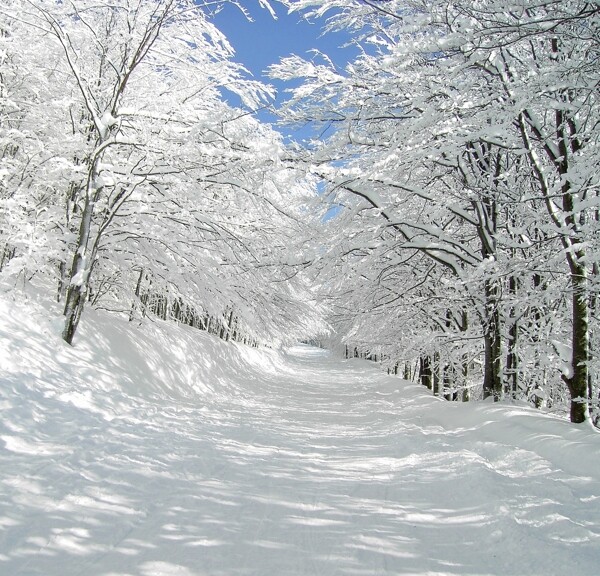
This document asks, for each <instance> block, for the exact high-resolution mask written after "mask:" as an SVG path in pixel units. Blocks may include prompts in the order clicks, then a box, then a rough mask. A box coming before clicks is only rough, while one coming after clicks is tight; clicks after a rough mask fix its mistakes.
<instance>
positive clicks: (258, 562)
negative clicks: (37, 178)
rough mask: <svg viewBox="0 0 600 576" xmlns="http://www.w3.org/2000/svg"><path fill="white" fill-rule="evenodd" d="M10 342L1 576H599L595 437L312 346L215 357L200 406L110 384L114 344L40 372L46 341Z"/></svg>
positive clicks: (66, 357)
mask: <svg viewBox="0 0 600 576" xmlns="http://www.w3.org/2000/svg"><path fill="white" fill-rule="evenodd" d="M10 329H11V330H16V328H15V327H14V326H13V327H10ZM124 329H125V328H124ZM22 330H26V328H22ZM1 334H2V336H3V339H1V340H0V342H1V343H2V345H3V346H4V347H5V349H6V353H7V354H9V355H11V357H12V358H13V361H12V363H11V365H10V369H9V370H7V371H5V372H4V373H2V374H3V376H4V379H3V383H2V392H1V396H0V402H1V404H0V405H1V406H2V411H3V418H2V423H1V424H0V439H1V440H2V441H0V480H1V481H0V574H3V575H6V576H34V575H39V576H76V575H77V576H116V575H119V576H171V575H172V576H237V575H240V576H242V575H248V576H250V575H252V576H296V575H297V576H300V575H302V576H317V575H323V576H363V575H365V576H366V575H369V576H372V575H383V574H391V575H407V574H422V575H425V574H427V575H446V574H452V575H491V574H494V575H496V574H497V575H514V576H517V575H524V574H539V575H544V576H548V575H552V574H557V575H558V574H561V575H562V574H565V573H569V574H570V575H572V576H575V575H589V576H592V575H594V574H597V573H599V570H600V465H599V464H598V457H599V455H600V446H599V444H598V441H597V440H598V437H597V435H596V436H595V435H594V434H593V433H592V432H591V431H589V430H578V429H575V428H574V427H572V426H570V425H569V424H568V423H565V422H561V421H559V420H556V419H550V418H543V417H540V416H536V415H535V414H533V413H532V411H530V410H529V409H528V408H518V407H506V406H504V407H498V406H492V405H480V406H479V407H474V406H472V405H470V406H464V405H457V404H455V405H452V406H451V407H449V405H448V404H445V403H444V402H443V401H439V400H437V399H433V398H430V397H428V396H426V395H425V393H424V392H423V391H422V390H421V389H419V388H418V387H416V386H414V385H411V384H407V383H404V382H402V381H401V380H399V379H398V378H395V377H390V376H387V375H385V374H382V373H381V372H379V371H378V370H377V369H376V368H375V367H374V366H372V365H370V364H368V363H366V362H360V361H355V360H351V361H343V360H340V359H337V358H334V357H332V356H331V355H329V354H328V353H326V352H325V351H322V350H319V349H315V348H310V347H306V346H298V347H295V348H293V349H291V350H289V351H288V352H287V353H286V354H285V355H281V354H276V353H272V354H271V355H270V356H265V358H267V360H268V361H263V360H260V353H259V352H255V351H252V354H253V355H254V356H253V357H252V358H254V360H252V359H250V360H248V359H246V364H243V365H242V364H239V365H232V366H227V365H225V366H224V365H223V363H225V364H227V362H228V360H227V358H219V357H212V358H211V357H208V358H207V357H204V358H201V357H200V356H198V358H197V359H196V360H197V361H198V362H205V363H208V364H207V366H208V367H207V368H206V370H207V372H206V374H209V375H210V378H212V381H211V382H209V383H208V384H207V385H206V386H204V388H203V390H196V392H195V393H194V394H190V395H186V394H184V393H182V392H181V390H179V389H173V391H172V393H168V391H169V390H168V387H165V388H164V389H163V390H162V391H161V390H154V391H152V392H148V391H146V392H140V390H143V388H144V384H143V382H140V381H139V380H138V381H137V382H135V385H134V383H133V380H134V379H135V373H137V374H138V375H139V378H140V379H142V380H143V378H144V377H145V376H144V372H143V371H141V370H140V369H139V368H136V370H137V372H134V371H133V369H131V366H129V367H127V368H123V370H124V373H125V372H127V370H129V372H127V374H129V376H127V378H128V379H129V380H128V382H129V384H128V385H127V387H121V388H119V385H111V386H109V385H108V384H103V381H102V378H104V377H106V378H107V382H108V380H110V382H115V381H117V382H118V380H119V378H118V371H117V370H116V369H115V368H114V362H115V361H114V358H113V360H112V362H113V364H109V365H107V366H109V367H108V368H105V369H101V368H102V362H101V358H99V354H98V352H97V349H98V344H97V343H95V344H93V345H92V344H90V347H89V349H86V348H85V346H82V347H81V350H83V351H84V352H85V351H86V350H87V351H88V352H89V354H88V356H87V357H86V358H87V359H86V360H85V361H84V360H81V358H82V357H83V356H80V357H78V358H79V360H77V361H74V360H73V358H74V356H73V354H74V353H73V352H72V351H70V350H65V351H64V352H62V353H61V354H62V356H61V354H59V355H58V356H56V355H55V356H53V357H52V359H51V360H50V359H47V360H39V361H40V362H42V364H44V363H45V365H46V366H47V367H46V368H41V369H37V368H36V363H35V361H31V358H33V357H36V358H38V359H39V358H40V355H41V356H43V355H44V353H45V352H43V350H41V348H42V347H43V338H41V337H40V338H39V339H38V340H35V338H33V337H32V338H26V337H25V336H26V334H25V335H23V340H22V341H19V340H18V338H17V340H16V341H15V335H14V333H13V334H9V332H8V331H6V332H4V333H1ZM17 336H18V334H17ZM113 336H114V335H113ZM187 337H190V336H189V333H188V336H187ZM203 338H206V337H205V336H203ZM94 346H96V348H94ZM212 346H213V348H212V349H211V351H210V352H212V353H216V352H218V351H219V350H222V349H223V346H224V345H222V344H220V343H219V344H213V345H212ZM11 347H12V348H11ZM94 351H96V352H94ZM129 353H131V354H133V353H134V351H133V350H130V352H129ZM135 353H136V354H139V349H138V351H137V352H135ZM206 353H207V354H209V351H208V349H207V350H206ZM239 353H240V354H243V351H242V352H239ZM36 354H37V356H36ZM123 354H124V352H123ZM209 355H210V354H209ZM17 356H20V358H21V361H20V362H17V361H16V360H14V358H16V357H17ZM165 358H166V357H165ZM28 359H29V360H28ZM188 360H189V359H188ZM229 361H231V362H232V364H233V363H234V362H233V360H231V359H230V360H229ZM77 362H79V364H77ZM164 362H165V363H166V362H167V360H166V359H165V360H164ZM138 364H140V365H141V362H138ZM66 366H70V367H71V368H70V369H71V370H72V371H71V372H70V373H69V370H67V369H66ZM110 366H112V368H111V367H110ZM242 366H244V367H245V368H244V369H242ZM159 368H160V366H155V367H154V370H153V373H154V374H157V373H160V370H159ZM27 370H29V372H27ZM103 370H104V371H103ZM182 370H184V368H183V367H182ZM115 373H116V374H117V376H115ZM61 374H63V375H65V378H66V380H64V381H63V380H61ZM131 374H133V376H131ZM169 374H170V372H165V373H164V374H163V378H167V377H170V376H169ZM103 375H104V376H103ZM98 380H100V382H99V381H98ZM148 385H149V386H150V384H148ZM580 458H582V459H584V460H585V462H584V464H583V467H578V466H577V459H580Z"/></svg>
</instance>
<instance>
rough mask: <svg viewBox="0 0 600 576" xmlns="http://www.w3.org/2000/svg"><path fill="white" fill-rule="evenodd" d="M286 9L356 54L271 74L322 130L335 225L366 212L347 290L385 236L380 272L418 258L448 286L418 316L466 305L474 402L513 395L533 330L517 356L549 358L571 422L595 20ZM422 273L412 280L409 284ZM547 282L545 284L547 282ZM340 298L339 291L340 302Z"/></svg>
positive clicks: (557, 15)
mask: <svg viewBox="0 0 600 576" xmlns="http://www.w3.org/2000/svg"><path fill="white" fill-rule="evenodd" d="M288 4H289V5H290V6H291V8H293V9H295V10H305V11H306V13H308V14H310V15H312V16H326V17H328V20H327V26H328V27H330V28H336V27H338V28H342V27H344V28H347V29H350V30H352V32H353V35H354V38H355V41H356V42H357V43H358V44H359V45H360V46H361V47H362V49H363V51H362V54H361V55H360V56H359V57H358V58H357V59H356V60H355V61H354V62H352V63H350V64H349V65H348V66H347V67H346V68H345V69H344V70H340V69H339V68H337V67H336V66H335V65H334V64H333V63H332V62H331V61H329V60H328V59H327V58H323V59H322V61H321V62H318V61H311V62H309V61H305V60H302V59H300V58H298V57H292V58H288V59H286V60H284V61H282V62H281V63H280V64H279V65H277V66H274V67H273V74H275V75H276V76H278V77H280V78H283V79H292V78H302V79H303V80H304V82H303V83H302V84H301V85H300V86H299V87H298V88H295V89H294V90H292V93H291V98H290V101H289V103H288V104H287V106H286V107H285V108H284V109H283V110H282V116H283V119H284V121H286V122H288V123H293V122H306V121H309V122H313V123H315V124H317V125H318V126H319V134H320V135H321V138H320V139H319V140H318V141H315V142H314V145H313V149H312V150H311V151H310V157H309V158H308V159H307V162H308V163H310V165H311V166H312V169H313V171H314V172H316V173H317V174H318V175H319V176H320V177H322V178H323V179H324V180H325V181H326V182H328V183H329V185H330V187H329V190H330V194H332V195H333V198H334V201H335V202H337V203H338V204H341V205H343V206H347V209H348V210H350V212H351V217H350V218H345V219H342V218H340V219H339V223H340V224H341V223H342V221H343V222H344V225H345V226H348V227H349V228H348V229H347V231H346V235H347V236H349V237H353V235H354V232H353V230H357V229H361V228H364V227H365V217H364V215H365V214H368V215H369V219H368V224H366V226H368V227H369V229H370V230H371V231H372V233H371V234H372V236H371V240H370V241H369V242H370V243H369V244H365V243H364V240H363V239H362V237H361V239H360V243H359V244H357V245H356V246H355V250H366V253H367V254H366V256H365V258H364V260H363V261H364V266H363V268H362V269H361V270H360V271H359V274H360V278H361V280H360V281H359V282H357V285H356V290H362V289H364V286H362V285H363V284H364V283H363V280H362V279H363V278H365V277H366V276H367V275H368V273H367V271H368V270H369V269H372V268H373V266H380V265H381V263H382V262H385V260H382V259H381V258H380V257H379V256H378V254H379V249H378V248H375V249H374V247H377V246H382V245H384V244H385V243H389V238H390V237H392V238H393V246H394V247H393V250H395V251H396V252H397V253H398V254H402V255H404V257H398V259H397V263H396V264H395V265H394V267H402V266H406V264H405V262H407V261H408V260H409V258H410V255H411V254H414V253H416V252H419V253H421V254H423V255H426V256H427V258H428V259H429V261H430V262H431V264H432V265H435V266H436V267H442V268H443V269H445V270H446V273H449V274H450V278H451V280H450V282H451V284H452V285H453V288H452V289H451V290H449V289H448V288H447V287H446V286H445V285H442V286H438V287H437V288H436V289H434V291H433V292H432V293H431V295H430V298H431V301H432V303H435V304H432V306H431V307H432V308H434V310H433V311H432V316H435V315H436V314H439V308H437V301H438V299H440V298H441V299H443V298H444V296H446V295H449V294H452V295H453V296H452V298H453V300H454V302H452V301H448V302H446V303H445V304H446V308H447V309H448V310H449V311H450V312H449V314H450V316H451V317H453V316H454V315H456V312H457V311H458V310H460V309H461V308H462V307H464V306H468V307H469V308H471V309H473V311H474V313H475V314H471V316H474V317H476V318H477V320H478V324H479V327H480V334H481V337H482V339H483V346H482V350H483V351H484V357H483V366H484V374H483V376H484V378H483V389H484V395H493V396H494V397H496V398H498V397H500V396H501V395H502V393H503V391H504V390H508V388H509V385H508V378H509V376H510V377H511V378H513V380H512V384H511V385H510V387H511V388H512V389H513V390H514V388H515V386H517V385H515V382H514V378H515V377H517V376H518V373H519V368H518V367H517V366H518V362H517V359H518V357H519V354H521V355H522V353H520V352H519V351H518V350H517V348H516V347H517V346H518V345H519V342H521V340H519V338H518V334H519V333H520V332H523V331H526V330H529V333H528V334H527V338H526V340H527V341H528V342H529V344H532V345H533V344H535V345H536V346H538V347H539V346H544V347H545V348H544V349H545V350H547V349H548V348H549V347H550V348H551V349H552V350H554V356H555V357H556V360H555V361H554V363H553V369H554V370H557V371H558V370H560V371H562V374H563V380H564V382H565V384H566V385H567V387H568V389H569V392H570V396H571V419H572V420H573V421H574V422H581V421H583V420H585V419H586V418H587V414H588V399H589V396H590V391H589V388H588V385H589V370H588V366H589V364H590V362H591V361H592V358H591V357H590V352H589V346H588V340H589V333H590V332H589V325H588V318H589V306H590V280H589V278H590V275H593V274H594V269H595V262H596V256H595V254H596V252H595V237H596V236H597V232H598V224H597V222H598V220H597V218H596V216H595V214H596V211H597V206H598V203H597V192H598V190H597V188H598V180H597V174H598V169H599V162H600V159H599V157H598V152H597V150H598V147H597V140H598V102H597V87H598V80H599V78H598V68H597V66H594V64H595V63H597V57H598V45H599V44H598V8H597V7H596V6H595V5H592V4H590V3H587V2H577V1H576V2H566V3H565V2H553V1H552V2H536V1H523V2H517V3H513V5H511V7H510V8H507V7H506V5H505V4H503V3H500V2H497V1H496V0H486V1H480V2H466V3H460V5H459V4H456V3H451V2H447V1H446V0H424V1H415V2H403V1H401V0H390V1H387V2H377V1H370V0H334V1H331V2H322V1H318V0H299V1H298V2H289V3H288ZM557 251H558V252H559V254H561V258H556V252H557ZM346 253H349V252H348V250H346ZM390 253H391V252H390V251H389V249H388V252H387V254H390ZM540 258H542V259H543V261H540V260H539V259H540ZM386 266H387V267H388V268H387V269H389V267H390V264H389V263H388V264H386ZM384 269H385V268H384ZM427 270H428V268H427V267H426V266H425V267H421V268H420V270H419V269H417V270H415V276H416V277H415V281H414V283H415V284H416V283H418V281H419V279H420V278H423V277H422V276H421V275H422V274H423V272H424V271H427ZM425 273H426V274H428V272H425ZM371 274H372V275H373V272H371ZM548 275H551V276H552V278H551V280H552V281H551V282H546V281H543V280H542V278H543V277H546V278H548ZM375 276H376V277H377V278H381V276H380V275H378V274H375ZM557 278H563V279H565V280H568V283H567V282H562V283H560V282H559V281H557ZM361 286H362V287H361ZM350 289H351V288H350V287H349V285H348V283H346V284H345V294H346V295H347V293H348V291H349V290H350ZM440 289H441V290H440ZM565 291H569V292H570V293H571V295H572V305H571V313H570V318H566V319H564V321H563V322H562V326H561V322H555V323H553V324H552V328H553V330H556V332H554V334H553V335H552V336H553V337H552V340H553V342H552V343H551V346H549V344H550V343H549V342H548V341H547V334H546V333H544V332H543V330H542V324H543V323H542V322H541V321H540V310H541V308H539V307H536V306H535V305H534V304H533V302H534V300H535V299H540V294H543V299H544V300H546V301H547V300H548V298H550V299H551V301H550V302H549V304H548V306H547V307H546V308H545V312H546V311H548V310H550V309H555V310H560V311H561V312H562V311H564V310H565V308H564V306H563V305H562V304H563V300H564V298H563V295H564V293H565ZM346 295H345V296H344V297H347V296H346ZM405 298H408V299H410V298H411V294H410V293H409V294H407V295H406V297H405ZM398 301H399V300H398ZM409 301H410V300H409ZM517 308H519V309H521V310H523V311H524V312H523V315H522V316H519V321H517V313H516V310H517ZM435 310H437V312H436V311H435ZM403 317H404V318H405V320H407V321H408V319H409V316H403ZM443 317H444V316H443V314H442V315H441V318H443ZM398 323H399V324H400V325H401V324H402V322H401V321H400V322H398ZM437 324H439V321H437ZM451 324H452V322H450V325H451ZM568 324H570V326H571V334H567V333H565V329H564V326H565V325H568ZM399 330H402V328H399ZM511 331H512V332H511ZM465 335H466V334H465ZM469 337H471V336H470V335H469ZM375 341H377V340H376V339H375ZM567 349H570V352H569V354H570V357H569V358H565V357H564V352H565V350H567ZM505 355H506V358H507V360H506V362H505V361H504V356H505ZM561 356H562V358H560V357H561ZM515 375H516V376H515ZM517 387H518V386H517Z"/></svg>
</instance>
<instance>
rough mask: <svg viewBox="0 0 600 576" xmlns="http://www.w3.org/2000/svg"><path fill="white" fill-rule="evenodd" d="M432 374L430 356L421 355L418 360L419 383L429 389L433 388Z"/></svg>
mask: <svg viewBox="0 0 600 576" xmlns="http://www.w3.org/2000/svg"><path fill="white" fill-rule="evenodd" d="M432 376H433V374H432V371H431V357H430V356H421V358H420V360H419V378H420V379H421V384H423V386H425V387H427V388H429V390H432V389H433V378H432Z"/></svg>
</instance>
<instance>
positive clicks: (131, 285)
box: [0, 0, 318, 343]
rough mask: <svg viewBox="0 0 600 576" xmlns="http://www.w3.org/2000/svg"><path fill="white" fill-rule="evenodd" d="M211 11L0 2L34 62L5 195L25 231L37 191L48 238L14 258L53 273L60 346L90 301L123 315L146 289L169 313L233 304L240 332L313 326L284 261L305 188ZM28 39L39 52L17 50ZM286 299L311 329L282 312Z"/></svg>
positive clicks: (290, 264)
mask: <svg viewBox="0 0 600 576" xmlns="http://www.w3.org/2000/svg"><path fill="white" fill-rule="evenodd" d="M261 4H265V3H264V2H261ZM217 8H218V5H217V4H211V3H207V4H204V3H198V2H194V1H192V0H168V1H164V0H149V1H147V2H139V1H134V0H116V1H114V2H91V1H88V0H74V1H72V2H64V3H63V2H42V1H34V0H23V1H22V2H16V3H15V4H14V6H12V9H11V10H10V11H9V10H2V11H1V12H0V14H2V19H3V21H5V22H7V25H8V26H9V27H11V28H13V29H14V30H15V31H17V32H16V33H18V34H20V35H21V36H20V40H19V43H13V45H12V46H11V52H12V54H13V55H14V56H13V57H14V58H21V59H22V60H23V62H24V64H25V66H24V68H26V69H29V70H32V71H33V72H32V73H31V75H30V76H29V77H28V78H26V79H24V83H25V84H26V85H29V84H27V83H28V82H30V84H31V88H30V90H31V95H28V96H27V98H25V99H24V100H25V102H26V104H27V105H26V106H25V107H24V110H25V112H24V115H25V117H24V119H23V122H24V123H26V124H27V126H28V127H30V129H31V131H32V133H33V134H34V136H35V141H36V142H39V143H40V144H39V147H40V149H41V150H42V151H41V152H40V153H39V157H34V158H32V155H31V154H30V157H29V159H30V162H29V164H27V162H25V161H23V162H22V164H23V165H24V166H25V165H27V166H30V167H29V168H28V172H27V174H28V180H27V182H26V184H25V185H23V186H21V187H18V186H17V185H15V183H14V182H12V183H11V187H10V188H11V190H10V191H9V192H7V194H12V195H14V194H15V193H16V192H17V191H18V194H19V198H18V201H15V206H11V208H10V210H8V211H7V214H8V215H9V216H10V218H12V219H13V220H14V218H15V213H16V208H17V207H18V208H19V209H21V210H22V217H21V220H22V222H23V223H27V225H28V226H30V227H31V225H30V223H31V220H32V216H33V214H32V210H31V209H29V208H28V209H23V208H22V207H23V206H27V205H28V204H31V200H32V197H33V196H34V194H36V193H37V191H42V192H43V194H41V196H42V197H41V198H40V200H39V201H37V203H36V212H35V216H36V217H37V220H36V222H35V229H36V231H38V233H39V235H40V237H42V238H43V241H42V242H31V241H25V242H23V243H22V245H21V246H20V247H19V248H20V249H19V257H20V258H21V262H16V260H15V268H17V267H18V268H20V269H22V268H23V265H24V263H25V261H27V262H28V263H31V262H32V259H33V258H34V257H35V259H36V262H35V264H34V265H33V269H34V270H35V274H37V275H38V277H40V276H43V277H45V278H48V277H50V278H54V279H55V280H56V281H57V282H58V290H57V292H58V298H59V299H60V300H64V313H65V325H64V330H63V338H64V339H65V340H66V341H67V342H69V343H71V342H72V340H73V337H74V335H75V332H76V329H77V326H78V323H79V320H80V318H81V314H82V311H83V309H84V306H85V305H86V303H87V302H90V301H91V302H94V303H95V304H96V305H104V306H107V307H111V308H116V309H120V310H123V311H128V312H130V311H131V309H132V300H134V303H135V299H136V298H137V299H138V300H139V298H141V297H142V296H144V297H149V296H150V295H151V294H156V295H157V297H158V298H159V300H161V301H164V302H166V303H168V306H167V308H168V309H170V308H171V306H172V305H175V304H176V303H178V302H181V301H185V302H186V305H189V306H192V307H193V308H194V309H195V310H197V311H198V313H205V312H206V313H208V314H211V315H214V316H223V317H231V318H233V316H231V311H232V310H233V309H235V311H236V312H235V314H236V322H237V323H239V325H240V329H247V330H249V331H253V332H254V333H256V334H259V335H265V336H267V335H269V336H272V337H274V338H275V337H281V336H282V335H283V334H284V333H286V332H288V333H289V334H290V336H291V335H292V334H293V333H294V330H297V331H300V332H302V333H304V332H305V330H306V329H312V328H313V327H314V325H315V323H317V324H318V320H317V319H316V318H317V312H316V310H315V308H314V305H313V303H312V302H311V299H310V296H309V294H308V290H307V287H306V282H305V280H304V279H303V278H302V275H301V274H300V273H298V271H299V270H298V266H296V262H294V260H295V258H290V256H289V255H288V254H287V253H286V254H285V257H284V255H283V250H284V247H285V249H286V250H287V249H288V248H291V249H292V250H293V249H294V247H296V248H297V250H298V252H300V250H301V241H302V238H303V236H304V234H305V230H306V226H307V225H306V224H305V223H304V222H303V219H306V216H307V215H308V213H307V212H301V210H302V209H301V208H300V206H299V204H300V202H301V201H303V200H304V198H305V197H306V195H307V194H309V193H312V188H311V186H310V184H309V182H308V180H306V179H301V178H300V177H299V176H298V174H297V172H295V171H294V170H292V169H290V168H289V167H288V165H287V162H286V160H285V152H284V147H283V144H282V142H281V138H280V137H279V136H278V135H277V134H276V133H275V132H274V131H273V130H272V129H270V128H268V127H266V126H263V125H261V124H260V123H259V122H258V121H256V120H255V119H254V118H253V117H252V116H251V114H252V111H253V110H254V109H255V108H256V107H257V106H258V105H259V103H260V102H262V99H264V98H267V97H268V96H269V95H270V89H269V88H268V87H265V86H263V85H261V84H259V83H257V82H255V81H252V80H249V79H247V78H245V76H244V71H243V69H242V68H241V67H240V66H239V65H237V64H235V63H234V62H233V61H232V49H231V47H230V46H229V44H228V43H227V40H226V39H225V38H224V37H223V35H222V34H221V33H220V32H219V31H218V30H217V29H216V28H215V27H214V26H213V25H212V24H211V22H210V18H209V16H210V10H213V9H217ZM26 35H28V36H29V37H28V40H27V41H28V42H29V43H30V44H31V45H33V46H35V49H32V50H31V51H25V53H24V54H23V55H21V53H20V45H21V44H20V43H21V42H25V37H26ZM31 37H34V38H35V39H36V42H34V43H32V42H31ZM13 84H14V85H15V86H17V85H18V82H16V81H15V82H14V83H13ZM42 89H46V90H47V93H46V92H44V91H43V90H42ZM225 92H227V94H229V100H234V99H235V100H236V101H237V100H239V101H240V105H239V106H237V107H236V106H233V105H231V104H229V103H228V102H227V99H226V97H225ZM58 93H60V94H61V97H60V98H57V97H56V96H57V94H58ZM48 120H49V121H48ZM10 137H12V136H10ZM13 139H14V138H13ZM13 180H15V179H14V178H13ZM21 181H24V179H23V178H21ZM17 228H18V226H17V224H16V221H15V222H14V223H10V225H9V226H8V227H7V228H6V233H7V234H8V236H11V234H12V236H14V235H15V232H16V230H17ZM292 238H293V242H292ZM7 240H9V238H8V237H7ZM12 245H14V242H12V243H11V242H9V241H7V242H6V246H12ZM32 255H35V256H32ZM297 261H298V262H301V261H302V258H301V257H300V256H298V257H297ZM17 264H18V266H17ZM288 277H291V279H290V282H289V283H286V282H285V281H284V280H286V279H287V278H288ZM136 295H137V296H136ZM288 305H290V306H292V307H295V308H296V309H297V310H298V311H300V310H301V311H302V312H303V313H304V314H305V316H306V317H307V318H308V319H309V321H308V325H309V326H310V328H308V327H306V326H305V327H300V322H298V320H297V318H294V319H292V318H290V317H289V315H288V316H286V314H285V313H284V312H283V311H282V308H284V307H287V306H288ZM136 306H137V304H136ZM269 310H270V312H269ZM134 311H135V306H134Z"/></svg>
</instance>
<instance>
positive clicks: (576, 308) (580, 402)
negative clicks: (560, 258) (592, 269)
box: [563, 254, 590, 423]
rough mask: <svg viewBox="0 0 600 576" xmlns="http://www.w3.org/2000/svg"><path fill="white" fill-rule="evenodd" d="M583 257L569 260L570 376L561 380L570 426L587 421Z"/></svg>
mask: <svg viewBox="0 0 600 576" xmlns="http://www.w3.org/2000/svg"><path fill="white" fill-rule="evenodd" d="M582 256H583V254H577V256H576V257H577V260H575V259H574V258H570V259H569V263H570V267H571V280H572V283H573V296H572V314H573V334H572V356H571V370H572V372H571V374H570V375H568V376H566V375H565V376H563V380H564V381H565V384H566V385H567V387H568V388H569V393H570V394H571V410H570V417H571V422H575V423H581V422H585V421H586V420H588V419H589V417H590V414H589V408H588V402H589V398H588V371H589V369H588V362H589V309H588V301H587V274H586V269H585V264H580V262H581V258H582Z"/></svg>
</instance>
